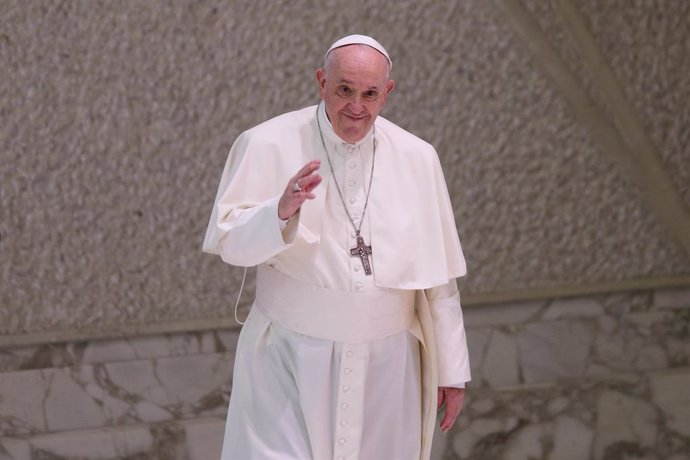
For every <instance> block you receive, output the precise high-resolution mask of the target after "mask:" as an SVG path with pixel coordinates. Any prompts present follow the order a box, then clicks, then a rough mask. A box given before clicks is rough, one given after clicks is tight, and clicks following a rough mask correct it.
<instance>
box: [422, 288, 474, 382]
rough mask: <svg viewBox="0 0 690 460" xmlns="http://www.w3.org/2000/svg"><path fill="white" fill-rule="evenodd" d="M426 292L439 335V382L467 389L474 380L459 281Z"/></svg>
mask: <svg viewBox="0 0 690 460" xmlns="http://www.w3.org/2000/svg"><path fill="white" fill-rule="evenodd" d="M425 292H426V297H427V299H428V301H429V309H430V310H431V318H432V321H433V324H434V333H435V335H436V350H437V353H436V356H437V359H438V384H439V386H444V387H456V388H464V387H465V382H469V381H470V380H471V375H470V359H469V353H468V351H467V338H466V336H465V325H464V322H463V318H462V308H461V307H460V292H459V291H458V285H457V282H456V281H455V279H452V280H450V281H449V282H448V284H444V285H441V286H435V287H433V288H430V289H427V290H426V291H425Z"/></svg>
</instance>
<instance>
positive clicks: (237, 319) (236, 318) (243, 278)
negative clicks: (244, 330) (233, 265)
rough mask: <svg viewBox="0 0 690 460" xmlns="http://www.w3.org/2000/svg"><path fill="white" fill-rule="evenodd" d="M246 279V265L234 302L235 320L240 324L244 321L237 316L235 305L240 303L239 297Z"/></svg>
mask: <svg viewBox="0 0 690 460" xmlns="http://www.w3.org/2000/svg"><path fill="white" fill-rule="evenodd" d="M245 279H247V267H244V275H242V284H241V285H240V293H239V294H237V302H235V321H237V322H238V323H239V324H240V325H243V324H244V321H240V319H239V318H238V317H237V307H238V306H239V305H240V297H242V290H243V289H244V280H245Z"/></svg>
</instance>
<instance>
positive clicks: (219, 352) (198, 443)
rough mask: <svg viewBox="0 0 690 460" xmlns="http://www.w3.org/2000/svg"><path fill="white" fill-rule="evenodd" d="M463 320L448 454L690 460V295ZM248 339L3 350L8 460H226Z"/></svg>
mask: <svg viewBox="0 0 690 460" xmlns="http://www.w3.org/2000/svg"><path fill="white" fill-rule="evenodd" d="M464 314H465V323H466V326H467V337H468V345H469V349H470V358H471V365H472V374H473V380H472V382H470V384H469V385H468V396H467V405H466V411H465V412H464V414H463V415H462V417H461V418H460V420H459V424H458V427H457V428H456V429H454V430H453V431H452V433H451V434H449V435H445V436H439V441H438V443H437V445H436V446H435V448H434V452H435V453H436V454H435V455H436V456H435V457H434V460H441V459H442V460H455V459H476V460H482V459H508V460H512V459H525V460H526V459H532V458H535V459H549V460H558V459H561V458H562V459H580V458H582V459H586V458H596V459H597V460H599V459H601V460H626V459H633V458H636V459H637V458H639V459H650V460H652V459H658V460H662V459H663V460H668V459H672V460H682V459H686V460H690V458H689V457H688V456H689V455H690V454H688V453H689V452H690V441H689V437H690V433H689V432H688V427H690V403H689V398H688V394H690V391H688V388H690V336H689V330H690V290H688V289H685V290H682V289H675V290H664V291H650V292H636V293H623V294H615V295H613V294H612V295H597V296H590V297H579V298H569V299H554V300H550V301H535V302H516V303H506V304H500V305H488V306H481V307H469V308H466V309H465V311H464ZM238 334H239V332H238V331H236V330H222V331H208V332H190V333H178V334H166V335H160V336H148V337H132V338H127V339H109V340H94V341H82V342H73V343H63V344H51V345H43V346H32V347H14V348H4V349H0V459H5V458H7V459H11V460H15V459H22V458H32V459H100V458H102V459H116V458H123V459H124V458H127V459H132V460H134V459H149V458H151V459H156V458H164V459H178V458H179V459H187V458H193V459H196V458H217V454H216V453H215V452H216V451H215V450H213V449H219V448H220V447H219V445H220V443H221V440H222V427H223V421H224V419H225V414H226V411H227V401H228V399H229V394H230V387H231V381H232V365H233V360H234V353H235V348H236V343H237V338H238ZM161 440H167V441H166V442H162V441H161ZM99 448H102V449H100V450H99ZM79 449H83V450H79ZM89 449H93V450H89ZM166 449H167V450H166ZM171 449H172V450H171ZM209 453H212V454H209ZM26 455H29V457H26ZM683 455H685V457H683Z"/></svg>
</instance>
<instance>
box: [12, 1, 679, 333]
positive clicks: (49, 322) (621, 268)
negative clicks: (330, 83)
mask: <svg viewBox="0 0 690 460" xmlns="http://www.w3.org/2000/svg"><path fill="white" fill-rule="evenodd" d="M0 18H1V20H0V21H1V22H0V59H1V65H0V68H1V69H2V73H1V75H2V77H1V80H0V95H1V98H0V116H1V117H2V120H1V123H0V139H2V143H1V144H0V145H1V147H2V148H1V150H0V162H1V164H2V170H1V171H0V174H1V175H0V187H1V189H0V190H1V196H0V200H1V204H2V213H1V215H0V235H1V237H2V240H1V241H0V260H1V261H2V262H1V264H2V268H1V272H0V283H2V284H1V291H0V305H1V308H0V334H2V336H0V345H3V344H4V345H9V344H15V345H16V344H23V343H40V342H46V341H54V340H61V339H75V338H91V337H102V336H113V335H136V334H138V333H153V332H162V331H175V330H192V329H205V328H212V327H216V326H223V325H225V326H229V325H232V324H233V323H232V320H231V319H230V316H231V314H232V313H231V306H232V304H233V303H234V299H235V296H236V293H237V289H238V287H239V279H240V275H241V271H240V270H238V269H232V268H230V267H228V266H224V265H223V264H222V263H221V261H220V260H219V259H218V258H213V257H211V256H208V255H203V254H202V253H201V252H200V244H201V240H202V237H203V231H204V228H205V226H206V223H207V219H208V215H209V213H210V207H211V204H212V200H213V195H214V193H215V187H216V185H217V181H218V178H219V176H220V172H221V168H222V165H223V162H224V161H225V155H226V153H227V151H228V149H229V146H230V144H231V143H232V142H233V140H234V139H235V137H236V136H237V135H238V134H239V133H240V132H241V131H242V130H244V129H247V128H249V127H251V126H252V125H254V124H256V123H258V122H261V121H263V120H265V119H267V118H268V117H271V116H274V115H277V114H280V113H282V112H285V111H287V110H292V109H297V108H300V107H303V106H305V105H308V104H313V103H315V102H316V101H317V99H318V93H317V91H316V85H315V84H314V81H313V71H314V69H315V68H316V67H317V66H319V65H320V64H321V61H322V55H323V52H324V50H325V49H326V48H327V46H328V45H329V44H330V43H331V42H332V41H334V40H335V39H337V38H339V37H340V36H342V35H345V34H348V33H353V32H360V33H367V34H371V35H373V36H375V37H377V38H378V39H379V40H380V41H381V42H382V43H383V44H384V46H386V47H387V49H388V51H389V52H390V54H391V56H392V58H393V60H394V62H395V66H394V75H393V77H394V78H395V79H396V80H397V83H398V86H397V89H396V92H395V93H394V94H393V96H392V98H391V100H390V105H389V106H388V107H387V108H386V111H385V116H387V117H388V118H390V119H391V120H392V121H394V122H396V123H398V124H400V125H401V126H403V127H405V128H407V129H409V130H411V131H412V132H414V133H416V134H418V135H420V136H421V137H423V138H425V139H427V140H428V141H430V142H432V143H433V144H434V145H435V146H436V147H437V149H438V151H439V153H440V155H441V159H442V162H443V165H444V168H445V172H446V177H447V181H448V184H449V187H450V189H451V193H452V199H453V203H454V206H455V209H456V216H457V224H458V228H459V230H460V234H461V239H462V241H463V244H464V247H465V251H466V254H467V259H468V265H469V269H470V275H469V276H468V277H467V279H466V280H465V281H464V285H463V293H464V298H465V302H466V304H477V303H482V302H486V301H490V300H494V301H495V300H515V299H521V298H539V297H550V296H559V295H567V294H573V293H580V294H584V293H591V292H600V291H607V290H616V289H638V288H655V287H663V286H675V285H680V286H682V285H686V286H687V285H690V256H689V254H690V226H689V225H688V224H689V223H690V211H689V209H690V187H689V186H688V184H690V149H689V148H688V145H690V138H689V137H688V136H689V133H690V128H689V127H690V109H689V108H688V107H690V60H688V59H687V56H689V55H690V22H689V21H690V19H689V18H690V3H688V2H685V1H680V0H659V1H654V2H652V1H642V2H629V1H627V0H607V1H596V0H552V1H540V0H539V1H538V0H530V1H524V2H523V3H520V2H519V1H515V0H493V1H486V0H466V1H447V2H434V1H395V2H393V1H386V2H345V1H328V2H315V1H307V0H298V1H291V2H279V1H269V0H261V1H228V2H220V1H181V0H178V1H173V2H163V1H124V2H97V1H86V0H84V1H66V2H57V1H28V2H27V1H2V2H0ZM410 186H414V184H410ZM250 298H251V293H248V294H246V295H245V297H244V304H245V305H246V303H247V302H248V301H249V299H250Z"/></svg>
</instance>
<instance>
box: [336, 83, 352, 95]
mask: <svg viewBox="0 0 690 460" xmlns="http://www.w3.org/2000/svg"><path fill="white" fill-rule="evenodd" d="M335 93H336V94H337V95H338V96H340V97H350V96H351V95H352V88H350V87H349V86H346V85H340V86H338V87H337V88H336V89H335Z"/></svg>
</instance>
